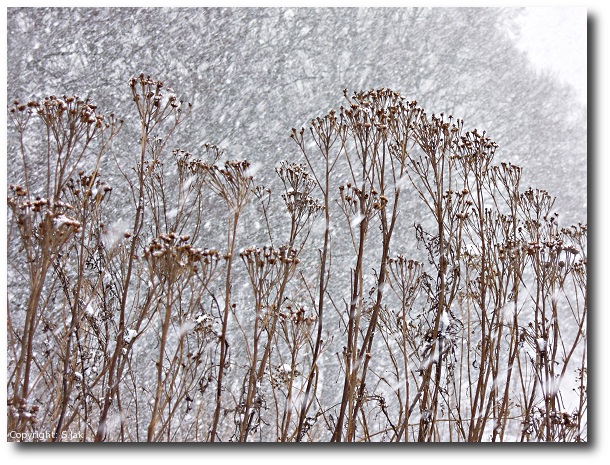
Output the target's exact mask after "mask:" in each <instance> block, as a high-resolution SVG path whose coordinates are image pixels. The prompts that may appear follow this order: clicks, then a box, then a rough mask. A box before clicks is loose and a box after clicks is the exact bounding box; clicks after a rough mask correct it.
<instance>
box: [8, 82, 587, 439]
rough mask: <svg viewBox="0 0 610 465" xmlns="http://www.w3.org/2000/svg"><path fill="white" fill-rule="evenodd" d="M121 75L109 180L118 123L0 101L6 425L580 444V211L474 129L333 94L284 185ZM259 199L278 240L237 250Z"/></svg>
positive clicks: (50, 101)
mask: <svg viewBox="0 0 610 465" xmlns="http://www.w3.org/2000/svg"><path fill="white" fill-rule="evenodd" d="M129 89H130V91H131V96H132V98H133V101H134V105H135V109H136V110H137V123H138V131H139V133H140V151H139V154H138V156H137V159H135V160H133V162H132V164H133V171H129V170H125V169H124V168H123V164H124V160H119V159H118V158H117V157H116V156H115V158H114V160H115V161H116V162H117V172H118V173H119V174H120V175H121V176H122V177H121V178H119V181H118V182H117V180H116V179H114V180H112V185H110V183H109V182H108V180H107V177H106V176H105V175H104V173H103V172H102V170H101V167H102V166H107V162H108V161H112V157H108V156H107V153H108V152H109V148H110V147H111V144H112V143H113V140H114V139H115V137H116V135H117V134H118V132H119V130H120V129H121V127H122V125H123V121H122V120H119V119H117V118H116V117H114V116H113V115H109V116H103V115H101V114H100V113H99V112H98V110H97V108H96V106H95V105H94V104H93V103H92V101H91V100H82V99H80V98H78V97H65V96H64V97H54V96H52V97H49V98H47V99H44V100H42V101H40V102H30V103H27V104H21V103H19V102H14V105H12V106H11V107H10V108H9V115H10V121H11V122H12V123H13V124H14V127H15V129H16V131H15V133H14V137H15V140H16V141H17V145H16V146H17V148H18V151H19V153H18V154H15V155H14V156H15V159H16V160H20V163H21V167H22V169H21V170H20V178H19V179H16V180H14V181H15V182H13V183H11V184H10V185H9V190H8V200H7V203H8V207H9V208H8V216H9V223H8V235H7V239H8V251H9V254H8V265H9V275H8V277H9V279H8V289H9V296H8V312H7V329H8V332H7V340H8V353H7V357H8V364H7V366H8V380H7V400H8V429H9V430H10V431H13V432H14V435H15V437H16V438H21V439H24V438H31V439H33V440H53V441H69V440H81V441H93V440H95V441H125V442H127V441H168V442H171V441H210V442H215V441H240V442H245V441H281V442H291V441H294V442H299V441H331V442H344V441H345V442H356V441H385V442H402V441H419V442H428V441H439V442H440V441H443V442H462V441H463V442H482V441H493V442H505V441H522V442H525V441H545V442H563V441H586V440H587V344H586V343H587V305H588V293H587V226H586V225H583V224H578V225H575V226H571V227H566V226H564V225H561V224H560V219H559V217H558V215H557V214H556V213H555V212H554V211H553V206H554V198H553V197H552V196H551V195H550V194H549V193H548V192H545V191H543V190H537V189H534V188H527V189H523V188H522V186H521V183H522V169H521V168H520V167H518V166H515V165H512V164H507V163H503V162H501V163H499V164H494V159H495V157H496V151H497V149H498V146H497V144H496V143H495V142H494V141H493V140H492V139H490V138H489V136H488V135H487V133H485V132H483V133H481V132H479V131H478V130H476V129H474V130H472V131H465V130H464V122H463V121H462V120H460V119H455V118H453V116H451V115H448V116H446V115H444V114H440V115H434V114H433V115H428V114H427V113H426V112H425V111H424V110H423V109H422V108H420V107H418V105H417V102H415V101H408V100H406V99H404V98H403V97H402V96H401V95H400V94H398V93H397V92H395V91H393V90H390V89H378V90H371V91H366V92H358V93H355V94H353V95H351V96H348V94H347V92H344V94H345V95H344V96H345V99H346V103H345V104H344V106H342V107H340V108H339V109H337V110H331V111H330V112H328V113H327V114H326V115H325V116H323V117H319V118H314V119H313V120H311V121H310V123H309V125H308V128H307V130H306V129H305V128H303V129H301V130H300V131H297V130H296V129H293V130H292V134H291V137H292V140H293V141H294V142H295V143H296V146H297V149H298V151H299V152H300V155H301V156H302V157H303V160H302V161H282V162H280V163H279V164H277V165H276V166H275V173H276V174H277V178H276V179H275V182H272V183H271V184H270V186H271V187H273V188H274V189H275V188H276V186H277V190H278V192H279V194H277V195H275V194H274V192H273V191H272V189H271V188H267V187H263V186H260V185H256V183H255V180H254V173H255V171H256V169H253V167H252V166H251V165H250V163H249V162H248V161H247V160H228V161H227V160H226V158H225V154H224V152H223V151H222V150H221V149H220V148H218V147H217V146H214V145H210V144H206V145H203V146H202V147H203V148H202V153H201V154H199V155H196V154H194V153H190V152H188V151H186V150H183V149H169V148H168V145H169V141H170V140H171V137H172V136H173V134H174V133H175V132H176V130H177V128H178V127H179V126H180V125H181V124H182V123H183V121H185V119H186V117H187V116H188V114H189V109H190V104H186V103H184V102H182V101H181V100H179V99H178V98H177V97H176V96H175V94H174V92H173V91H171V90H170V89H168V88H166V87H165V85H164V84H163V83H162V82H160V81H157V80H154V79H152V78H150V77H147V76H144V75H139V76H138V77H135V78H133V79H131V80H130V81H129ZM107 158H110V160H107ZM41 160H42V163H40V161H41ZM121 181H122V183H121ZM121 192H123V193H124V192H126V193H127V195H121V194H120V193H121ZM117 193H119V194H117ZM118 197H121V198H118ZM253 198H257V199H258V200H259V202H258V203H257V202H252V203H251V202H250V201H251V200H252V199H253ZM119 202H120V203H121V206H124V207H125V208H126V210H127V211H129V212H130V217H129V219H128V221H127V222H125V220H123V219H119V218H115V216H116V211H117V210H116V204H118V203H119ZM124 204H127V205H124ZM276 207H278V208H276ZM413 212H415V213H414V214H413ZM253 214H254V215H257V214H260V215H261V216H262V217H263V218H264V223H265V227H264V230H262V231H261V234H263V233H264V236H260V234H259V235H258V236H257V237H265V238H267V239H268V241H269V242H268V243H267V244H256V243H255V244H253V245H248V246H244V244H252V237H253V235H254V234H250V233H251V232H252V231H251V230H253V229H254V228H252V227H251V226H252V224H250V220H251V215H253ZM410 218H415V221H411V220H410ZM257 227H258V226H257ZM41 431H48V432H49V433H48V434H47V436H46V437H42V436H41V435H40V434H39V433H40V432H41ZM28 435H29V436H28Z"/></svg>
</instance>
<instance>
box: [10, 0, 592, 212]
mask: <svg viewBox="0 0 610 465" xmlns="http://www.w3.org/2000/svg"><path fill="white" fill-rule="evenodd" d="M574 11H575V13H576V14H575V15H573V17H575V18H580V27H581V28H584V27H585V24H584V20H585V18H584V15H583V14H582V13H583V11H584V10H582V9H580V10H578V9H577V10H574ZM523 17H524V13H523V12H522V11H520V10H518V9H507V10H501V9H493V8H492V9H468V8H458V9H444V8H441V9H423V10H422V9H390V8H382V9H366V8H363V9H358V8H355V9H327V10H318V9H314V8H271V9H266V8H251V9H219V8H212V9H196V10H194V9H161V10H159V9H135V8H125V9H121V10H116V9H93V10H92V9H63V8H54V9H44V8H43V9H37V10H30V9H19V8H15V9H10V10H9V13H8V23H7V26H8V28H7V29H8V31H7V32H8V35H7V44H8V48H7V80H8V83H7V84H8V86H7V98H8V100H9V101H12V100H13V99H15V98H17V99H19V100H22V101H24V100H26V99H30V98H34V97H36V98H41V97H44V96H47V95H52V94H58V95H63V94H66V95H70V94H78V95H81V96H90V97H92V98H93V99H94V100H95V102H96V103H97V104H98V107H99V108H100V110H101V111H103V112H107V113H110V112H114V113H115V114H117V115H120V116H122V117H125V118H127V119H128V118H129V117H130V116H131V115H133V112H134V108H132V104H131V98H130V93H129V89H128V87H127V81H128V80H129V78H130V77H132V76H134V75H138V74H139V73H144V74H145V75H150V76H152V77H153V78H155V79H160V80H162V81H163V82H164V83H165V84H166V85H168V86H170V87H172V88H173V89H174V90H175V91H176V92H177V94H178V95H179V96H181V97H182V98H184V99H185V100H188V101H190V102H192V103H193V108H194V109H193V113H192V117H191V118H190V121H189V122H188V125H185V127H183V128H182V129H181V133H180V136H181V139H179V140H177V141H175V142H174V143H175V144H176V145H177V146H179V147H181V148H185V149H187V150H189V151H191V152H193V153H196V152H197V151H198V150H200V149H201V147H202V146H203V145H204V144H206V143H212V144H216V145H219V146H221V147H222V148H224V149H225V150H226V151H227V155H228V156H229V157H230V158H236V159H240V158H247V159H248V160H250V161H251V162H252V163H254V164H260V165H259V166H261V168H263V167H264V168H263V169H261V174H263V176H264V175H265V174H268V175H270V174H269V173H270V172H271V169H272V167H273V166H274V165H275V164H276V163H277V162H278V161H280V160H282V159H284V158H290V157H294V156H295V155H296V154H297V152H296V147H294V144H292V142H291V141H290V140H289V137H288V136H289V134H290V129H291V128H292V127H296V128H300V127H302V126H304V125H306V123H307V122H308V121H309V119H311V118H312V117H315V116H320V115H322V114H324V113H326V112H327V111H328V110H329V109H331V108H336V107H338V105H339V104H340V103H342V98H343V97H342V91H343V89H347V90H348V93H350V94H351V93H352V92H354V91H360V90H368V89H371V88H379V87H389V88H391V89H393V90H396V91H398V92H400V93H401V94H403V95H404V96H405V97H406V98H407V99H409V100H412V99H414V100H417V102H418V104H419V105H420V106H422V107H423V108H425V109H426V110H427V112H429V113H437V114H438V113H440V112H445V113H446V114H454V115H456V117H460V118H463V119H464V120H465V123H466V128H465V129H473V128H478V129H484V130H486V131H487V133H488V134H489V136H490V137H491V138H492V139H494V140H495V141H496V142H497V143H498V144H499V145H500V149H499V150H498V153H497V159H502V160H503V161H507V162H512V163H514V164H518V165H521V166H523V167H524V168H525V170H524V172H525V179H524V182H523V184H524V187H526V186H532V187H538V188H541V189H546V190H548V191H549V192H550V193H551V194H552V195H555V196H557V197H558V200H557V203H556V210H557V211H558V212H559V213H560V215H561V216H560V218H561V219H562V220H564V221H565V223H566V224H571V223H574V222H577V221H582V222H583V223H584V222H586V207H587V199H586V186H587V184H586V173H587V169H586V168H587V165H586V160H587V153H586V140H587V139H586V137H587V125H586V105H585V101H584V100H583V94H582V88H581V89H576V88H575V87H574V86H573V85H572V84H571V82H572V81H570V80H568V79H564V78H563V77H562V76H559V78H557V76H558V74H556V73H554V72H553V71H552V70H549V69H548V68H546V67H540V66H535V65H534V64H532V61H531V59H530V58H533V60H534V63H539V62H540V59H539V58H538V56H537V55H536V54H535V53H540V52H534V55H530V54H528V53H527V52H525V51H524V44H527V43H528V42H529V41H530V37H531V30H530V29H527V28H526V29H525V30H524V32H523V33H522V32H521V30H520V24H521V23H522V21H523ZM526 24H528V23H526ZM538 27H539V26H538ZM551 31H552V30H551ZM538 32H540V29H538ZM553 37H554V38H553V39H552V40H555V41H557V40H562V39H561V38H560V37H557V36H555V35H553ZM546 40H550V37H548V36H547V37H546ZM581 48H582V46H581ZM582 54H584V51H583V53H582ZM575 72H576V75H577V76H579V77H578V79H580V80H581V81H582V78H583V76H584V75H585V68H582V67H581V66H577V67H576V70H575ZM126 129H127V130H125V131H123V134H122V137H123V140H124V142H123V143H122V146H123V147H125V152H127V153H128V152H129V151H130V150H129V147H130V145H129V144H132V146H133V141H134V140H135V141H137V138H136V137H133V134H134V133H133V131H135V130H137V129H136V125H135V124H132V125H127V127H126ZM117 145H118V144H117ZM127 153H126V154H125V155H124V156H125V158H126V161H127ZM10 174H11V172H10V164H9V177H10ZM261 181H262V182H264V181H265V179H262V180H261Z"/></svg>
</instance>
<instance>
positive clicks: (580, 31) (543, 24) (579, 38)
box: [519, 6, 587, 103]
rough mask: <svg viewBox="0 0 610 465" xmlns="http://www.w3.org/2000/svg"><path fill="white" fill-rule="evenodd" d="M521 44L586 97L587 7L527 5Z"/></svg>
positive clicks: (537, 61)
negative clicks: (529, 6) (528, 6)
mask: <svg viewBox="0 0 610 465" xmlns="http://www.w3.org/2000/svg"><path fill="white" fill-rule="evenodd" d="M527 11H528V13H527V16H526V17H525V18H524V19H523V23H522V24H523V25H522V27H523V29H522V30H521V37H520V40H519V47H520V48H522V49H524V50H526V51H527V53H528V55H529V56H530V58H531V59H532V62H533V63H534V64H535V65H536V66H537V67H538V69H541V70H550V71H551V72H552V73H554V74H556V75H557V76H558V77H559V78H560V79H561V80H562V81H564V82H567V83H569V84H571V85H572V86H574V87H575V88H576V90H577V93H578V97H579V98H580V100H581V101H582V102H583V103H586V99H587V9H586V7H565V6H561V7H531V8H527Z"/></svg>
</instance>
